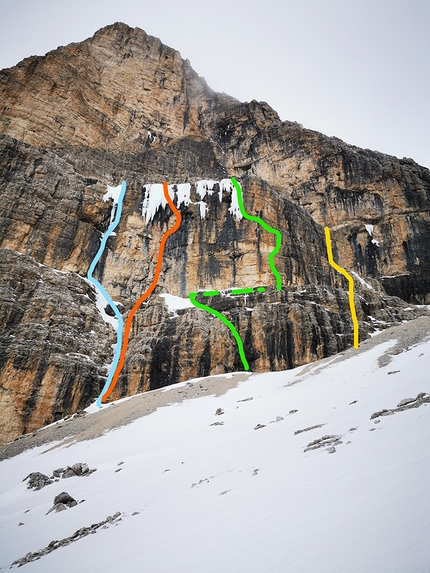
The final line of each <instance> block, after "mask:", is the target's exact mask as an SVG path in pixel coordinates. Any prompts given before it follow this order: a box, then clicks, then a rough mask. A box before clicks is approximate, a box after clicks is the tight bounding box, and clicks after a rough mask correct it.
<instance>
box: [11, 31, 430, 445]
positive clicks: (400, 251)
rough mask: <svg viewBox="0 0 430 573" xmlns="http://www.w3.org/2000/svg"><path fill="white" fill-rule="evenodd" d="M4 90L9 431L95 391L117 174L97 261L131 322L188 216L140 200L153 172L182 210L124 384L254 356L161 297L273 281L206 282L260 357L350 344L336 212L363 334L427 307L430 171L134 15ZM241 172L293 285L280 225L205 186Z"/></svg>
mask: <svg viewBox="0 0 430 573" xmlns="http://www.w3.org/2000/svg"><path fill="white" fill-rule="evenodd" d="M0 94H1V95H0V98H1V103H2V114H1V117H0V132H1V135H0V171H1V173H2V177H1V181H0V191H1V193H2V198H3V201H2V202H1V204H0V254H1V261H3V262H2V263H1V265H2V268H1V271H2V272H1V275H0V276H1V278H0V280H1V281H2V291H1V292H2V293H4V294H3V295H2V299H1V301H0V305H1V306H0V308H1V314H0V317H1V328H2V338H1V342H0V353H1V357H0V389H1V393H0V419H1V420H2V422H1V424H2V426H1V434H2V436H1V439H2V441H5V440H7V439H11V438H13V437H15V436H18V435H19V434H21V433H23V432H29V431H33V430H35V429H36V428H38V427H40V426H42V425H43V424H46V423H49V422H52V421H54V420H57V419H59V418H61V417H62V416H64V415H66V414H70V413H73V412H76V411H77V410H78V409H82V408H84V407H85V406H87V405H88V404H89V403H90V402H91V401H92V400H94V398H96V397H97V395H98V394H99V393H100V391H101V388H102V387H103V384H104V380H105V378H106V374H107V370H106V368H105V365H106V364H109V363H110V362H111V361H112V356H113V352H112V348H111V345H112V344H113V343H114V342H115V340H116V338H115V333H114V331H113V329H112V327H111V326H109V325H108V324H107V323H106V322H105V321H104V320H103V317H102V315H101V314H100V312H99V310H98V309H97V306H96V296H95V293H94V289H93V288H92V287H91V286H90V285H89V284H88V282H86V281H85V280H83V277H85V276H86V273H87V271H88V268H89V266H90V264H91V261H92V260H93V258H94V256H95V254H96V252H97V250H98V248H99V244H100V238H101V236H102V233H104V232H105V231H106V230H107V228H108V226H109V223H110V220H111V209H112V204H111V203H110V202H104V201H103V195H104V193H105V188H106V185H118V184H120V183H121V181H122V180H125V181H126V182H127V192H126V195H125V199H124V203H123V212H122V216H121V220H120V223H119V226H118V227H117V229H116V235H112V236H111V237H110V238H109V239H108V242H107V247H106V249H105V251H104V253H103V256H102V257H101V259H100V262H99V263H98V265H97V267H96V270H95V273H94V275H95V276H96V277H97V279H98V280H99V281H100V283H101V284H102V285H103V287H104V288H105V289H106V290H107V292H108V293H109V295H110V296H111V298H112V300H113V301H115V303H116V304H117V305H118V307H119V308H120V310H121V314H122V315H123V317H124V319H126V318H127V316H128V313H129V311H130V309H131V308H132V307H133V305H134V304H135V302H136V300H137V299H138V298H139V297H140V296H141V295H142V293H144V292H145V291H146V289H147V288H148V287H149V285H150V284H151V282H152V280H153V276H154V272H155V268H156V264H157V257H158V252H159V248H160V243H161V240H162V237H163V235H164V233H165V232H166V231H167V230H168V229H171V228H172V227H173V225H174V223H175V221H176V216H175V215H174V214H173V212H172V211H171V209H170V208H169V207H166V208H160V209H159V210H158V211H157V212H156V213H155V214H154V216H153V217H150V218H149V219H148V220H146V219H145V218H144V217H143V216H142V203H143V202H144V199H145V196H146V193H147V189H148V188H147V187H145V186H146V185H148V184H153V183H162V182H163V181H167V182H168V183H169V184H170V185H171V193H172V195H173V196H174V198H175V201H176V204H177V205H178V207H179V209H180V212H181V218H182V222H181V226H180V228H179V230H178V231H177V232H176V233H174V234H173V235H171V237H169V239H168V241H167V244H166V248H165V252H164V257H163V263H162V267H161V273H160V278H159V281H158V286H157V288H156V290H155V292H154V294H153V295H152V297H150V298H149V299H148V301H147V302H145V304H144V305H143V306H142V307H141V308H140V309H139V310H138V312H137V314H136V317H135V319H134V322H133V327H132V331H131V337H130V345H129V348H128V352H127V355H126V360H125V366H124V368H123V371H122V373H121V376H120V378H119V382H118V385H117V387H116V389H115V390H114V393H113V395H112V397H114V398H115V397H119V396H126V395H129V394H133V393H135V392H141V391H145V390H147V389H150V388H151V389H153V388H158V387H161V386H165V385H168V384H172V383H174V382H179V381H183V380H186V379H187V378H192V377H196V376H203V375H209V374H216V373H222V372H230V371H234V370H241V369H242V363H241V361H240V358H239V355H238V352H237V346H236V345H235V341H234V339H233V338H232V336H231V333H230V331H229V330H228V329H227V328H226V327H225V325H223V324H222V323H221V322H220V321H218V320H217V319H215V318H214V317H212V316H210V315H208V314H207V313H205V312H204V311H202V310H199V309H196V308H189V309H182V310H178V311H177V312H176V313H175V314H173V313H172V312H170V311H169V309H168V307H167V305H166V304H164V302H163V299H161V298H160V297H159V296H158V295H160V294H163V293H170V294H171V295H175V296H179V297H182V298H185V297H187V296H188V294H189V293H190V292H192V291H194V292H197V291H199V290H222V289H227V290H228V289H231V288H244V287H256V286H264V287H266V291H265V293H253V294H248V295H246V296H227V294H225V295H224V296H217V297H213V298H212V299H208V298H205V302H206V303H210V305H212V306H213V308H216V309H218V310H219V311H220V312H222V313H223V314H224V315H225V316H226V317H227V318H228V319H229V320H230V321H231V322H232V323H233V324H234V325H235V327H236V328H237V330H238V332H239V334H240V336H241V338H242V340H243V343H244V350H245V353H246V356H247V359H248V361H249V363H250V367H251V369H252V370H256V371H264V370H277V369H283V368H291V367H293V366H296V365H299V364H304V363H306V362H308V361H310V360H314V359H317V358H322V357H324V356H328V355H330V354H333V353H335V352H338V351H340V350H343V349H345V348H347V347H348V346H350V345H351V343H352V324H351V316H350V312H349V302H348V293H347V285H346V281H345V279H344V278H343V277H342V276H341V275H339V274H338V273H335V272H334V270H333V269H332V268H331V267H330V266H329V263H328V260H327V253H326V247H325V242H324V233H323V226H324V225H328V226H329V227H330V228H331V233H332V242H333V251H334V257H335V260H336V261H337V262H338V263H339V264H340V265H341V266H343V267H344V268H346V269H347V270H348V271H349V272H353V273H355V275H353V276H354V280H355V283H356V290H357V293H356V297H355V303H356V307H357V314H358V320H359V323H360V333H361V334H360V336H361V337H362V338H363V337H365V336H366V334H367V333H368V332H371V331H372V330H374V328H375V327H377V326H379V327H381V328H382V327H384V326H388V325H389V324H394V323H396V322H399V321H401V320H408V319H410V318H413V317H415V316H418V315H419V314H422V313H425V312H426V310H425V309H417V308H414V309H412V310H407V308H408V306H409V307H410V304H409V305H408V304H407V303H406V302H405V301H407V302H408V303H421V304H429V303H430V294H429V293H430V254H429V253H430V250H429V248H428V247H429V244H430V172H429V170H428V169H425V168H423V167H420V166H419V165H417V164H416V163H414V162H413V161H412V160H398V159H396V158H395V157H390V156H387V155H383V154H381V153H377V152H372V151H369V150H361V149H358V148H356V147H353V146H349V145H347V144H345V143H344V142H342V141H340V140H339V139H337V138H329V137H326V136H324V135H322V134H319V133H316V132H313V131H310V130H306V129H303V128H302V127H301V126H299V125H298V124H295V123H291V122H281V120H280V119H279V117H278V115H277V114H276V112H275V111H274V110H272V109H271V108H270V107H269V106H268V105H267V104H266V103H264V102H260V103H258V102H255V101H252V102H250V103H241V102H238V101H236V100H235V99H233V98H231V97H229V96H227V95H225V94H217V93H215V92H213V91H212V90H211V89H210V88H209V87H208V86H207V85H206V83H205V81H204V80H203V79H202V78H200V77H199V76H198V75H197V74H196V73H195V72H194V71H193V70H192V68H191V66H190V64H189V62H188V61H184V60H182V58H181V57H180V54H179V53H178V52H176V51H175V50H172V49H171V48H168V47H166V46H164V45H163V44H161V42H160V41H159V40H158V39H156V38H153V37H151V36H148V35H147V34H146V33H145V32H143V31H142V30H139V29H138V28H135V29H132V28H129V27H128V26H126V25H125V24H114V25H112V26H108V27H106V28H104V29H102V30H100V31H98V32H97V33H96V34H95V35H94V36H93V37H92V38H90V39H88V40H86V41H85V42H81V43H79V44H71V45H69V46H65V47H61V48H59V49H58V50H54V51H53V52H50V53H49V54H47V55H46V56H44V57H31V58H27V59H26V60H24V61H22V62H20V63H19V64H18V65H17V66H15V67H14V68H10V69H7V70H3V71H2V72H0ZM231 176H235V177H236V178H237V179H238V180H239V181H240V183H241V186H242V189H243V196H244V205H245V209H246V211H247V212H248V213H249V214H251V215H254V216H258V217H260V218H262V219H263V220H264V221H265V222H266V223H267V224H268V225H269V226H271V227H273V228H275V229H278V230H279V231H280V232H281V234H282V246H281V250H280V252H279V253H278V254H277V255H276V258H275V264H276V267H277V269H278V271H279V272H280V274H281V276H282V282H283V288H282V290H276V289H275V287H274V285H275V279H274V276H273V273H272V271H271V269H270V266H269V264H268V255H269V254H270V253H271V252H272V251H273V249H274V244H275V240H274V236H273V235H272V234H270V233H268V232H266V231H265V230H264V229H263V228H262V227H261V226H260V225H258V224H257V223H256V222H255V221H250V220H247V219H244V218H242V219H241V218H240V217H238V216H237V214H236V215H235V213H234V205H233V204H232V191H231V190H230V191H229V190H228V189H224V191H223V193H222V194H221V193H220V191H221V190H222V189H221V187H222V184H221V183H215V184H213V185H210V186H209V187H210V189H209V188H208V190H207V193H204V194H203V195H202V193H201V189H202V187H201V185H200V186H199V185H198V184H197V182H198V181H201V180H214V181H216V182H221V181H222V180H226V179H228V178H230V177H231ZM184 183H189V184H191V186H190V188H189V196H188V199H187V200H186V201H183V202H182V203H181V204H180V205H179V203H180V200H179V188H178V187H177V186H176V187H175V186H174V185H175V184H184ZM364 281H365V282H364ZM365 283H367V284H365ZM398 297H400V298H398ZM401 299H403V300H401ZM199 300H203V299H202V298H201V296H200V299H199ZM99 306H100V303H99ZM105 310H106V312H107V313H108V314H109V313H110V314H111V315H112V314H113V312H112V310H111V309H109V308H107V309H105ZM104 318H106V316H105V317H104Z"/></svg>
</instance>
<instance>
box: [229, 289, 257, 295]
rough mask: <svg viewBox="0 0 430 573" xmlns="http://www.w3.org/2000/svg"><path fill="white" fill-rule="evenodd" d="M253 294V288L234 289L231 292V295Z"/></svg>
mask: <svg viewBox="0 0 430 573" xmlns="http://www.w3.org/2000/svg"><path fill="white" fill-rule="evenodd" d="M253 292H254V289H253V288H235V289H233V290H232V291H231V294H251V293H253Z"/></svg>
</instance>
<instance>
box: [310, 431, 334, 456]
mask: <svg viewBox="0 0 430 573" xmlns="http://www.w3.org/2000/svg"><path fill="white" fill-rule="evenodd" d="M340 438H341V436H334V435H333V436H323V437H322V438H319V439H318V440H314V441H313V442H310V443H309V444H308V445H307V446H306V448H305V450H304V451H305V452H309V451H310V450H318V449H319V448H325V447H326V446H330V447H332V446H338V445H340V444H342V441H341V440H340ZM335 451H336V450H335ZM331 453H333V452H331Z"/></svg>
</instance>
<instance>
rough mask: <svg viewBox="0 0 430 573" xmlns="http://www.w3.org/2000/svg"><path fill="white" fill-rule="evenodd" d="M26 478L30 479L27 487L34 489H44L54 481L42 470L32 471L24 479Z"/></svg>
mask: <svg viewBox="0 0 430 573" xmlns="http://www.w3.org/2000/svg"><path fill="white" fill-rule="evenodd" d="M26 480H28V484H27V488H28V489H34V490H38V489H42V488H43V487H45V486H46V485H50V484H51V483H53V481H52V479H51V478H49V477H48V476H46V475H45V474H42V473H40V472H32V473H31V474H29V475H28V476H27V477H25V478H24V479H23V480H22V481H26Z"/></svg>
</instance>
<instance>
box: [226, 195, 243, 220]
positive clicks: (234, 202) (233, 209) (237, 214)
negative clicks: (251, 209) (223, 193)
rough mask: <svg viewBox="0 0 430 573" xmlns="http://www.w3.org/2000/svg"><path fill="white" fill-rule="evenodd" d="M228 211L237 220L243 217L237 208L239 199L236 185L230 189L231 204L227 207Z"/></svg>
mask: <svg viewBox="0 0 430 573" xmlns="http://www.w3.org/2000/svg"><path fill="white" fill-rule="evenodd" d="M228 210H229V213H231V214H232V216H233V217H236V219H237V220H238V221H240V220H241V219H243V215H242V213H241V212H240V209H239V200H238V198H237V189H236V187H233V189H232V191H231V205H230V207H229V208H228Z"/></svg>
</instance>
